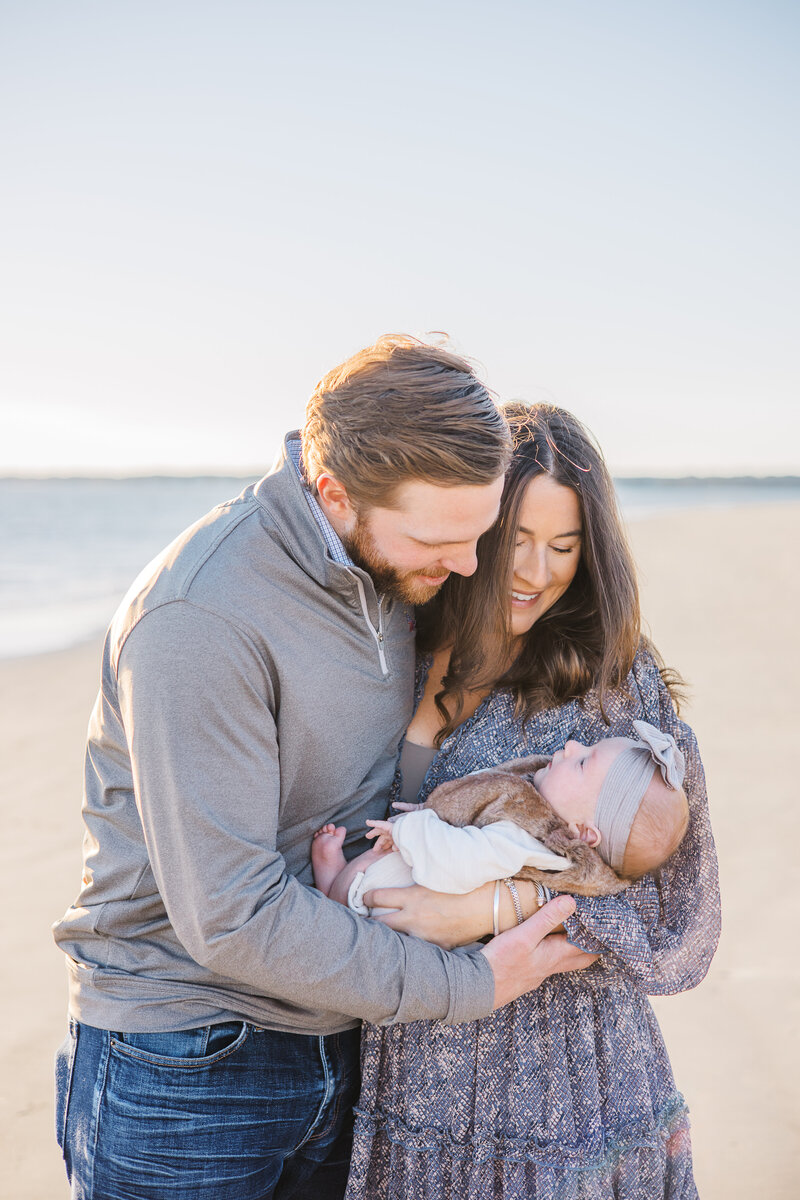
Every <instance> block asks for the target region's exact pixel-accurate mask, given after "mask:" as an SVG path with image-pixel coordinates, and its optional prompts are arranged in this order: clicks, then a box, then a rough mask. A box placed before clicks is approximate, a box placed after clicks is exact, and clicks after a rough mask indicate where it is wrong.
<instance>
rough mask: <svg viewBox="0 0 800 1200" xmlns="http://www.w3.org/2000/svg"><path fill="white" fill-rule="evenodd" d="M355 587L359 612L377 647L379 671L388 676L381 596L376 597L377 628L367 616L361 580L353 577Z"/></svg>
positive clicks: (365, 598) (365, 595)
mask: <svg viewBox="0 0 800 1200" xmlns="http://www.w3.org/2000/svg"><path fill="white" fill-rule="evenodd" d="M355 581H356V585H357V587H358V595H359V598H360V600H361V611H362V612H363V614H364V620H365V621H366V622H367V627H368V629H369V631H370V633H371V634H372V636H373V637H374V638H375V645H376V646H377V647H378V658H379V659H380V664H381V671H382V672H383V674H384V675H388V674H389V668H388V667H387V665H386V654H385V652H384V636H383V596H378V628H377V629H376V628H375V626H374V625H373V624H372V618H371V617H370V615H369V606H368V605H367V593H366V592H365V591H364V584H363V581H362V580H361V578H360V577H359V576H358V575H356V576H355Z"/></svg>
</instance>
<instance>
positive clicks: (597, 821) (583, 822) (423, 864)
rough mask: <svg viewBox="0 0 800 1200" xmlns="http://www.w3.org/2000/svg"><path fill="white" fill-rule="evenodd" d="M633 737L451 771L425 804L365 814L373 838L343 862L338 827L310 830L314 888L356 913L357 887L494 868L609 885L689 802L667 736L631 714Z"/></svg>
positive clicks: (587, 887)
mask: <svg viewBox="0 0 800 1200" xmlns="http://www.w3.org/2000/svg"><path fill="white" fill-rule="evenodd" d="M634 729H635V731H636V733H637V735H638V740H637V739H634V738H620V737H616V738H605V739H603V740H602V741H599V742H597V743H596V744H595V745H594V746H584V745H582V744H581V743H580V742H567V744H566V746H565V747H564V749H563V750H558V751H557V752H556V753H555V754H554V755H553V757H552V758H549V757H543V756H534V757H532V758H523V759H515V760H514V761H512V762H508V763H503V764H501V765H500V766H499V767H491V768H488V769H486V770H483V771H477V772H475V773H474V774H472V775H467V776H465V777H464V778H463V779H454V780H450V781H449V782H447V783H444V784H441V785H440V786H439V787H438V788H436V789H435V790H434V791H433V792H431V794H430V796H429V797H428V800H427V801H426V803H425V804H424V805H407V804H401V803H396V804H395V807H396V808H401V809H403V810H405V811H404V812H403V815H401V816H397V817H393V818H392V819H391V820H390V821H367V824H368V825H369V826H371V829H370V831H369V832H368V834H367V837H372V838H376V839H377V840H376V844H375V846H374V847H373V848H372V849H370V850H367V851H366V852H365V853H364V854H361V855H359V856H358V857H357V858H355V859H353V860H352V861H351V862H347V861H346V860H345V857H344V853H343V851H342V845H343V842H344V838H345V833H346V830H345V829H344V828H343V827H339V828H336V827H335V826H334V825H325V826H324V827H323V828H322V829H320V830H319V831H318V833H316V834H315V836H314V841H313V843H312V847H311V860H312V865H313V868H314V881H315V884H316V886H317V888H318V889H319V890H320V891H322V892H324V893H325V894H326V895H327V896H330V897H331V899H333V900H338V901H339V902H340V903H342V904H347V905H349V907H350V908H352V909H353V910H354V911H356V912H359V913H361V914H362V915H370V911H371V912H372V915H378V913H379V912H385V911H387V910H385V909H373V910H369V909H368V908H367V907H366V906H365V904H364V902H363V896H364V893H365V892H367V891H370V890H371V889H373V888H378V887H406V886H408V885H409V884H411V883H420V884H422V885H424V886H425V887H428V888H431V889H433V890H434V891H439V892H453V893H463V892H469V891H472V890H473V889H474V888H477V887H480V886H481V884H483V883H486V882H488V881H489V880H491V879H508V878H511V877H515V876H516V877H517V878H522V879H532V880H533V881H534V882H537V883H547V882H549V883H551V884H554V885H556V886H557V888H558V890H559V891H562V892H566V891H570V892H573V893H575V894H578V895H610V894H612V893H614V892H618V891H620V890H621V889H622V888H624V887H626V886H627V884H628V883H630V882H631V881H632V880H634V879H638V878H639V877H640V876H642V875H646V874H648V873H649V872H651V871H654V870H656V868H657V867H659V866H661V864H662V863H663V862H665V861H666V859H668V858H669V857H670V856H671V855H672V854H673V853H674V852H675V850H677V848H678V846H679V844H680V842H681V840H682V838H683V835H684V833H685V832H686V827H687V825H688V819H689V810H688V805H687V801H686V796H685V794H684V792H683V790H682V788H681V784H682V783H683V776H684V760H683V755H682V754H681V752H680V750H679V749H678V746H677V745H676V743H675V741H674V739H673V738H672V737H671V736H670V735H669V734H668V733H662V732H661V730H659V729H656V728H655V727H654V726H653V725H648V724H647V722H645V721H634Z"/></svg>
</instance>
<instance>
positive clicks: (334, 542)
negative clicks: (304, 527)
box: [286, 438, 355, 567]
mask: <svg viewBox="0 0 800 1200" xmlns="http://www.w3.org/2000/svg"><path fill="white" fill-rule="evenodd" d="M286 449H287V450H288V452H289V458H290V461H291V463H292V465H293V466H294V469H295V471H296V472H297V475H298V478H299V480H300V482H301V483H302V485H303V495H304V496H305V498H306V501H307V502H308V507H309V508H310V509H311V514H312V516H313V518H314V520H315V521H316V523H317V526H318V528H319V531H320V533H321V534H322V537H323V539H324V541H325V546H326V549H327V551H328V554H329V555H330V557H331V558H332V559H333V561H334V562H335V563H339V565H340V566H342V567H354V566H355V563H354V562H353V560H352V558H351V557H350V555H349V554H348V553H347V551H346V550H345V548H344V546H343V545H342V539H341V538H340V537H339V535H338V533H337V532H336V530H335V529H334V528H333V526H332V525H331V523H330V521H329V520H328V518H327V517H326V516H325V513H324V512H323V510H322V507H321V506H320V503H319V501H318V500H317V498H316V496H315V495H314V493H313V492H312V491H311V488H310V487H309V486H308V484H307V483H306V477H305V472H304V470H303V447H302V443H301V441H300V439H299V438H287V439H286Z"/></svg>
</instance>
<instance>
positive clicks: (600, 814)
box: [594, 721, 686, 871]
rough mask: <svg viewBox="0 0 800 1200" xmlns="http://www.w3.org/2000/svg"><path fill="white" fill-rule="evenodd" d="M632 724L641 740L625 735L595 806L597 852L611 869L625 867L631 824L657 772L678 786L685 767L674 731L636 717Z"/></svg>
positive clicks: (673, 785) (669, 783)
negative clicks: (622, 748) (663, 729)
mask: <svg viewBox="0 0 800 1200" xmlns="http://www.w3.org/2000/svg"><path fill="white" fill-rule="evenodd" d="M633 728H634V729H635V730H636V733H637V734H638V735H639V738H640V740H639V741H635V740H634V739H633V738H625V739H624V740H625V741H626V742H627V743H628V745H627V746H626V747H625V749H624V750H622V751H621V752H620V753H619V754H618V755H617V757H616V758H615V759H614V761H613V763H612V764H611V766H610V767H609V770H608V774H607V775H606V777H605V779H604V781H603V786H602V787H601V788H600V795H599V796H598V797H597V806H596V808H595V817H594V821H595V825H596V826H597V828H598V829H599V830H600V833H601V834H602V839H601V842H600V845H599V846H598V847H597V852H598V854H599V855H600V857H601V858H602V859H603V860H604V861H605V862H607V863H608V865H609V866H610V867H611V869H612V871H620V870H621V869H622V860H623V859H624V857H625V847H626V846H627V845H628V838H629V837H630V833H631V826H632V825H633V822H634V819H635V817H636V814H637V812H638V811H639V805H640V804H641V803H642V800H643V799H644V794H645V792H646V791H647V789H648V787H649V786H650V781H651V779H652V778H653V774H654V772H655V771H656V770H660V771H661V775H662V777H663V779H664V782H665V783H666V785H667V787H670V788H674V789H677V788H679V787H680V786H681V784H682V783H683V776H684V773H685V770H686V764H685V761H684V757H683V755H682V754H681V752H680V750H679V749H678V746H677V743H676V741H675V739H674V737H672V736H671V734H669V733H664V732H663V731H662V730H661V729H656V727H655V725H649V724H648V723H647V721H634V722H633Z"/></svg>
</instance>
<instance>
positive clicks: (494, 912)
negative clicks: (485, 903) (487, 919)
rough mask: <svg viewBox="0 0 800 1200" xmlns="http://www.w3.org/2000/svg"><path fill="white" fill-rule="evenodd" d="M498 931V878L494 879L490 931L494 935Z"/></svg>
mask: <svg viewBox="0 0 800 1200" xmlns="http://www.w3.org/2000/svg"><path fill="white" fill-rule="evenodd" d="M499 932H500V880H499V879H497V880H495V885H494V904H493V905H492V933H493V934H494V936H495V937H497V935H498V934H499Z"/></svg>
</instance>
